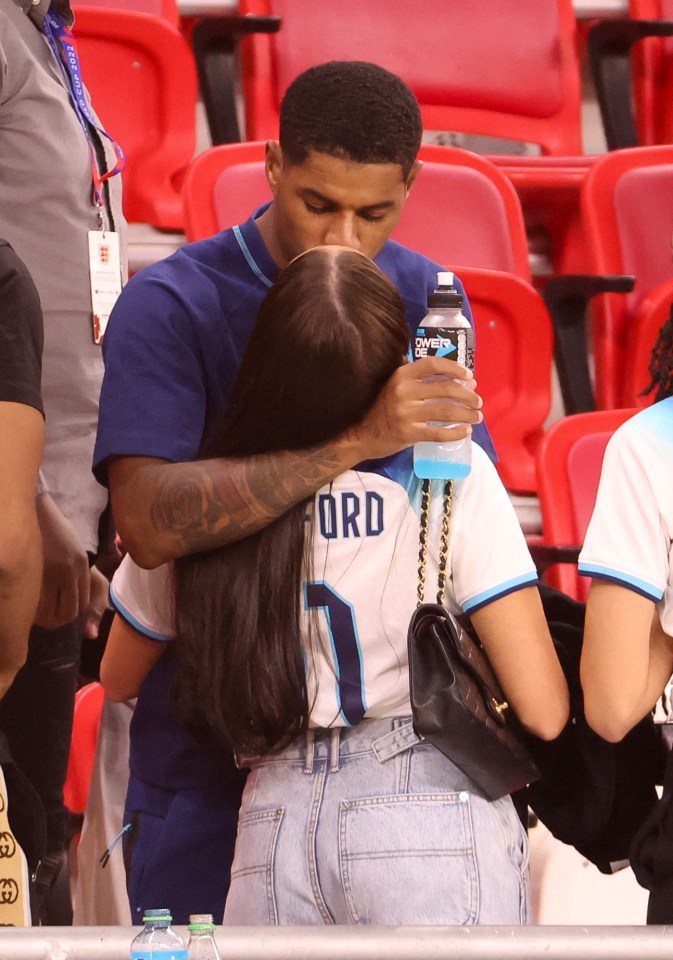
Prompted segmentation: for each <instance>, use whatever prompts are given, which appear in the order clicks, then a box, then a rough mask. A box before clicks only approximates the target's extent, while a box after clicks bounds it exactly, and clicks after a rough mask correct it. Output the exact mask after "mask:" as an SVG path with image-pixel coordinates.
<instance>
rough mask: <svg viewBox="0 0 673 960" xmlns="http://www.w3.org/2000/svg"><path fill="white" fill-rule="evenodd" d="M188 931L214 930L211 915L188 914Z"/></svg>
mask: <svg viewBox="0 0 673 960" xmlns="http://www.w3.org/2000/svg"><path fill="white" fill-rule="evenodd" d="M187 929H188V930H192V931H194V932H197V931H199V930H214V929H215V924H214V923H213V915H212V913H190V915H189V924H188V926H187Z"/></svg>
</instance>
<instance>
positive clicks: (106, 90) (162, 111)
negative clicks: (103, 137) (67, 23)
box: [74, 6, 197, 230]
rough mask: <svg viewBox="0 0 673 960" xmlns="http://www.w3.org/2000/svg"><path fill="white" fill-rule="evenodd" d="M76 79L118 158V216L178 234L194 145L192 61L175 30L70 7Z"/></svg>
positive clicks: (132, 15) (128, 14)
mask: <svg viewBox="0 0 673 960" xmlns="http://www.w3.org/2000/svg"><path fill="white" fill-rule="evenodd" d="M74 34H75V38H76V42H77V48H78V50H79V54H80V57H81V60H82V73H83V76H84V79H85V82H86V84H87V86H88V87H89V90H90V91H91V97H92V100H93V103H94V104H95V106H96V111H97V113H98V115H99V116H100V118H101V120H102V122H103V124H104V125H105V128H106V129H107V130H108V132H109V133H110V134H111V135H112V136H113V137H115V139H116V140H118V141H119V143H120V144H121V145H122V147H123V148H124V150H125V152H126V169H125V170H124V173H123V175H122V176H123V180H124V212H125V214H126V216H127V218H128V219H129V220H130V221H132V222H140V223H149V224H151V225H152V226H155V227H159V228H165V229H172V230H174V229H181V228H182V199H181V193H180V190H181V186H182V177H183V175H184V171H185V169H186V167H187V164H188V163H189V161H190V160H191V158H192V157H193V155H194V151H195V145H196V100H197V81H196V69H195V65H194V61H193V56H192V53H191V50H190V48H189V45H188V44H187V41H186V40H185V39H184V37H183V36H182V35H181V34H180V32H179V31H178V29H177V27H175V26H172V25H171V24H170V23H168V22H166V21H165V20H163V19H161V18H160V17H157V16H153V15H151V14H148V13H138V12H135V11H130V10H121V9H114V10H112V9H102V8H100V9H99V8H91V7H85V6H82V7H78V9H77V16H76V19H75V27H74Z"/></svg>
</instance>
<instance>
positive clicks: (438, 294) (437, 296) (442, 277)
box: [414, 272, 474, 480]
mask: <svg viewBox="0 0 673 960" xmlns="http://www.w3.org/2000/svg"><path fill="white" fill-rule="evenodd" d="M463 303H464V297H463V295H462V294H461V293H459V292H458V290H456V288H455V286H454V284H453V274H452V273H444V272H442V273H438V274H437V289H436V290H435V291H434V293H431V294H430V296H429V297H428V312H427V313H426V315H425V316H424V317H423V319H422V320H421V323H420V325H419V327H418V330H417V331H416V337H415V339H414V360H420V359H422V358H423V357H448V358H449V360H457V361H458V363H462V365H463V366H464V367H467V368H468V370H473V369H474V333H473V332H472V326H471V324H470V321H469V320H468V319H467V317H466V316H465V315H464V314H463V312H462V309H463ZM436 426H445V427H451V426H453V424H451V423H438V424H436ZM471 463H472V441H471V439H470V437H464V438H463V439H462V440H447V441H446V443H431V442H428V441H425V442H423V443H416V444H414V473H415V474H416V476H417V477H422V478H428V479H439V480H460V479H461V478H462V477H466V476H467V475H468V474H469V472H470V469H471Z"/></svg>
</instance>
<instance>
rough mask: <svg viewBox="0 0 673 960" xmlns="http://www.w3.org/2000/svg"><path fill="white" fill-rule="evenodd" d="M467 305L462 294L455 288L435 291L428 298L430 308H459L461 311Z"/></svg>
mask: <svg viewBox="0 0 673 960" xmlns="http://www.w3.org/2000/svg"><path fill="white" fill-rule="evenodd" d="M464 303H465V298H464V297H463V295H462V293H459V292H458V291H457V290H456V289H455V288H454V287H451V288H449V289H447V288H446V287H444V288H443V289H441V290H435V291H434V293H431V294H430V296H429V297H428V306H429V307H458V308H459V309H460V308H461V307H462V306H463V304H464Z"/></svg>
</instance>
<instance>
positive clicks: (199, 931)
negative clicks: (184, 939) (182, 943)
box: [187, 913, 222, 960]
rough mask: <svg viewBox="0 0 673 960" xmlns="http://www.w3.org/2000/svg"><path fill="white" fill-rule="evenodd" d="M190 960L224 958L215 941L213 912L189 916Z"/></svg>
mask: <svg viewBox="0 0 673 960" xmlns="http://www.w3.org/2000/svg"><path fill="white" fill-rule="evenodd" d="M187 929H188V930H189V943H188V944H187V950H188V954H189V960H222V958H221V956H220V952H219V950H218V949H217V944H216V943H215V924H214V923H213V915H212V913H195V914H191V916H190V917H189V926H188V927H187Z"/></svg>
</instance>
